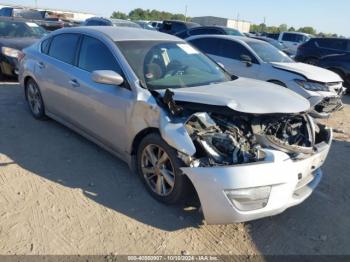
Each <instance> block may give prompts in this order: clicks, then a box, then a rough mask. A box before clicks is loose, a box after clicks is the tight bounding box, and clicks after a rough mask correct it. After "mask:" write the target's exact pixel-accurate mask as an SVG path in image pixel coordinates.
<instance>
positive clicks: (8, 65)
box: [0, 56, 18, 77]
mask: <svg viewBox="0 0 350 262" xmlns="http://www.w3.org/2000/svg"><path fill="white" fill-rule="evenodd" d="M0 67H1V72H2V73H3V74H4V75H7V76H11V77H17V76H18V60H17V59H16V58H12V57H5V56H2V57H1V58H0Z"/></svg>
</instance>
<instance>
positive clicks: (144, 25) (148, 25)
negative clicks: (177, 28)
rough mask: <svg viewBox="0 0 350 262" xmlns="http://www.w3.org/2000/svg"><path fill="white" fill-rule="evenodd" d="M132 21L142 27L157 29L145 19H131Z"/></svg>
mask: <svg viewBox="0 0 350 262" xmlns="http://www.w3.org/2000/svg"><path fill="white" fill-rule="evenodd" d="M133 22H134V23H136V24H138V25H139V26H140V27H141V28H143V29H146V30H152V31H157V29H155V28H154V27H153V26H152V25H151V24H150V23H149V22H146V21H133Z"/></svg>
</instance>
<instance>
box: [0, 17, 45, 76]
mask: <svg viewBox="0 0 350 262" xmlns="http://www.w3.org/2000/svg"><path fill="white" fill-rule="evenodd" d="M46 34H47V32H46V31H45V29H44V28H42V27H40V26H39V25H37V24H35V23H33V22H28V21H27V20H23V19H13V18H5V17H0V50H1V54H0V63H1V64H0V65H1V66H0V69H1V70H0V78H3V77H4V76H11V77H16V76H17V69H18V58H19V57H20V55H21V50H22V49H23V48H26V47H28V46H30V45H32V44H33V43H35V42H37V41H38V40H39V39H40V38H42V37H43V36H45V35H46Z"/></svg>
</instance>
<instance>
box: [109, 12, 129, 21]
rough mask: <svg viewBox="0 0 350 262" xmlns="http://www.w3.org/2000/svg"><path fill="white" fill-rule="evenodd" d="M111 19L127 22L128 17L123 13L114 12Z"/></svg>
mask: <svg viewBox="0 0 350 262" xmlns="http://www.w3.org/2000/svg"><path fill="white" fill-rule="evenodd" d="M111 18H115V19H123V20H126V19H128V15H127V14H124V13H122V12H113V13H112V16H111Z"/></svg>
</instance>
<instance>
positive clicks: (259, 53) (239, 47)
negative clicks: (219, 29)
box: [187, 35, 345, 118]
mask: <svg viewBox="0 0 350 262" xmlns="http://www.w3.org/2000/svg"><path fill="white" fill-rule="evenodd" d="M187 41H188V42H189V43H191V44H192V45H194V46H195V47H197V48H198V49H199V50H201V51H203V52H205V53H207V54H208V55H209V56H210V57H211V58H212V59H214V60H215V61H216V62H218V63H220V64H222V65H224V67H225V69H226V70H228V71H229V72H230V73H231V74H233V75H237V76H242V77H249V78H254V79H258V80H263V81H268V82H272V83H275V84H278V85H280V86H283V87H287V88H289V89H291V90H293V91H295V92H296V93H298V94H300V95H302V96H303V97H305V98H306V99H308V100H309V102H310V104H311V106H312V108H313V111H312V115H313V116H314V117H320V118H324V117H328V116H329V115H330V113H332V112H334V111H337V110H339V109H340V108H342V101H341V97H342V95H343V93H344V92H345V88H344V87H343V80H342V79H341V78H340V77H339V76H338V75H337V74H335V73H333V72H331V71H329V70H325V69H323V68H320V67H316V66H311V65H307V64H303V63H296V62H295V61H294V60H292V59H291V58H290V57H288V56H287V55H286V54H285V53H283V52H281V51H280V50H278V49H277V48H275V47H273V46H272V45H270V44H268V43H266V42H263V41H260V40H257V39H253V38H249V37H239V36H235V37H232V36H220V35H216V36H210V35H208V36H193V37H190V38H188V39H187Z"/></svg>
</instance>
